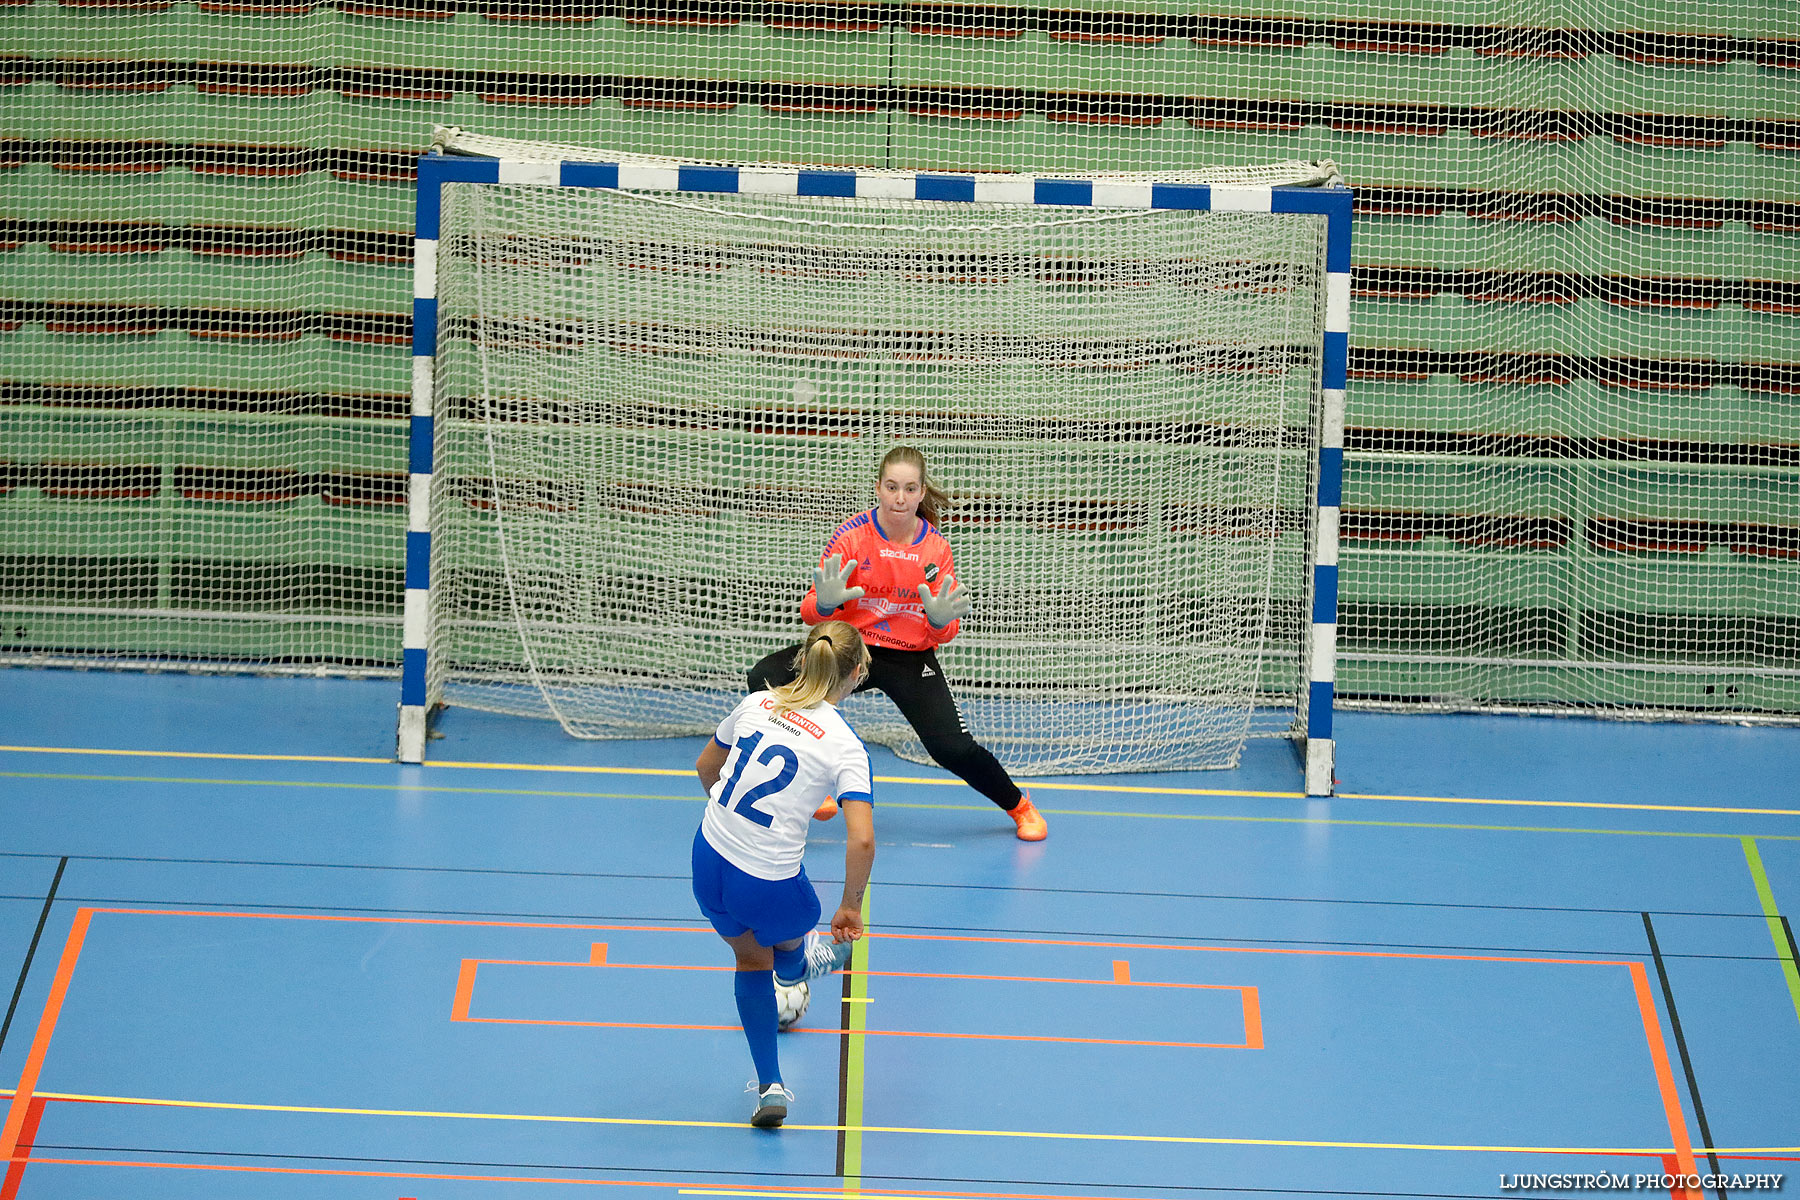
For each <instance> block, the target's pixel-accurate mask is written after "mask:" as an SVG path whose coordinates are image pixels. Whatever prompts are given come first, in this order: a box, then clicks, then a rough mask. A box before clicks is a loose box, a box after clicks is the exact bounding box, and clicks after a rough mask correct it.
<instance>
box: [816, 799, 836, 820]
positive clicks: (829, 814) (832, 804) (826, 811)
mask: <svg viewBox="0 0 1800 1200" xmlns="http://www.w3.org/2000/svg"><path fill="white" fill-rule="evenodd" d="M835 816H837V797H835V796H827V797H825V803H823V804H821V805H819V807H817V808H815V809H813V820H815V821H829V820H831V818H833V817H835Z"/></svg>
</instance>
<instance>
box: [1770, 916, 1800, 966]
mask: <svg viewBox="0 0 1800 1200" xmlns="http://www.w3.org/2000/svg"><path fill="white" fill-rule="evenodd" d="M1775 915H1776V916H1777V917H1778V918H1779V919H1780V921H1781V932H1783V933H1785V934H1786V935H1787V944H1788V958H1789V959H1790V960H1791V961H1792V962H1793V963H1794V965H1795V966H1800V943H1796V942H1795V941H1794V927H1793V926H1792V925H1791V924H1789V923H1788V919H1787V914H1786V913H1776V914H1775Z"/></svg>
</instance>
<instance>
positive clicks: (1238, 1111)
mask: <svg viewBox="0 0 1800 1200" xmlns="http://www.w3.org/2000/svg"><path fill="white" fill-rule="evenodd" d="M395 699H396V697H395V687H394V686H393V685H391V684H388V683H382V682H354V681H295V680H277V679H247V678H246V679H239V678H207V677H196V676H184V675H160V676H159V675H128V674H110V673H100V672H93V673H85V672H58V671H20V670H0V743H4V744H3V745H0V830H3V831H4V833H3V835H0V997H4V996H5V994H6V993H10V1002H9V1003H8V1005H7V1008H6V1016H5V1023H4V1026H3V1027H0V1111H4V1112H5V1113H6V1125H5V1129H4V1136H3V1138H0V1158H7V1159H9V1160H10V1161H9V1162H8V1163H5V1164H0V1165H4V1166H5V1167H6V1174H5V1176H4V1182H3V1183H0V1200H15V1198H16V1200H51V1198H62V1197H81V1198H91V1197H131V1198H133V1200H153V1198H161V1197H182V1198H184V1200H211V1198H214V1197H218V1198H224V1197H233V1198H237V1197H258V1198H261V1197H270V1198H276V1200H283V1198H288V1197H292V1198H295V1200H310V1198H313V1197H356V1198H359V1200H360V1198H364V1197H368V1198H380V1200H397V1198H401V1197H406V1198H412V1200H426V1198H431V1200H459V1198H482V1197H509V1198H510V1197H538V1196H542V1197H544V1198H545V1200H551V1198H553V1197H558V1196H584V1195H600V1196H614V1197H618V1198H619V1200H626V1198H627V1197H667V1198H669V1200H675V1198H676V1197H743V1198H748V1200H758V1198H760V1200H809V1198H813V1197H842V1196H846V1195H866V1196H870V1197H881V1198H883V1200H898V1198H900V1197H921V1198H939V1197H943V1198H955V1200H1040V1198H1042V1200H1050V1198H1060V1197H1093V1198H1096V1200H1115V1198H1116V1200H1126V1198H1132V1197H1141V1198H1144V1200H1174V1198H1177V1197H1207V1198H1211V1197H1238V1196H1243V1197H1282V1196H1307V1197H1314V1196H1359V1197H1361V1196H1455V1197H1462V1196H1470V1197H1474V1196H1482V1197H1487V1196H1499V1195H1546V1194H1555V1193H1551V1192H1546V1191H1544V1190H1543V1189H1541V1188H1525V1189H1522V1190H1521V1189H1516V1188H1513V1187H1512V1184H1516V1183H1517V1182H1518V1180H1517V1178H1516V1177H1518V1176H1530V1175H1534V1174H1535V1175H1551V1174H1557V1175H1565V1176H1566V1175H1581V1174H1606V1175H1608V1176H1619V1175H1623V1176H1627V1177H1631V1176H1662V1175H1665V1174H1689V1173H1692V1174H1697V1175H1714V1174H1720V1175H1731V1174H1737V1175H1752V1174H1756V1175H1774V1174H1781V1175H1784V1176H1785V1175H1791V1174H1794V1173H1796V1172H1800V1083H1796V1080H1797V1079H1800V973H1797V970H1796V961H1795V960H1796V952H1795V943H1794V930H1793V926H1792V923H1791V922H1790V920H1789V917H1788V915H1787V914H1790V913H1792V914H1796V915H1800V788H1797V787H1796V784H1795V780H1796V779H1800V731H1795V730H1768V729H1748V728H1736V727H1713V726H1655V725H1623V724H1607V723H1599V722H1591V721H1584V720H1555V719H1518V718H1470V717H1397V716H1374V715H1364V714H1340V719H1339V730H1340V738H1341V743H1340V744H1341V758H1342V764H1341V766H1340V771H1339V773H1340V776H1341V784H1340V788H1341V793H1342V794H1340V795H1339V796H1338V797H1336V798H1333V799H1331V800H1307V799H1305V798H1304V797H1302V796H1300V795H1298V794H1297V793H1296V791H1295V789H1296V788H1297V786H1298V779H1299V776H1298V769H1297V766H1296V764H1295V761H1294V759H1293V756H1292V753H1291V751H1289V750H1288V749H1287V748H1286V747H1285V746H1279V745H1255V746H1252V748H1251V750H1250V752H1249V753H1248V755H1247V759H1246V764H1245V765H1244V766H1243V767H1242V768H1241V769H1239V770H1237V771H1235V772H1229V773H1219V772H1212V773H1205V774H1188V775H1158V776H1137V777H1122V776H1121V777H1090V778H1084V779H1069V780H1058V781H1038V782H1037V783H1036V784H1035V786H1034V789H1033V791H1034V798H1035V799H1036V801H1037V803H1038V805H1039V807H1040V808H1042V809H1043V810H1044V812H1045V814H1046V816H1047V818H1048V820H1049V822H1050V839H1049V840H1048V841H1047V842H1044V843H1041V844H1037V845H1027V844H1025V843H1021V842H1019V841H1017V840H1015V839H1014V838H1013V837H1012V827H1011V823H1010V822H1008V821H1006V820H1005V819H1004V818H1003V817H1001V816H1000V814H999V813H998V812H997V811H996V810H994V809H993V808H992V806H990V805H988V804H987V803H986V802H985V801H982V800H980V798H979V797H977V796H975V795H974V794H973V793H971V792H970V791H968V790H967V789H966V788H964V787H962V786H961V785H960V784H957V783H955V782H954V781H953V780H950V779H949V778H948V777H947V776H945V775H944V774H943V773H941V772H938V771H935V770H932V769H926V768H920V767H917V766H913V765H911V764H907V763H902V762H900V761H898V760H896V759H894V758H892V757H891V756H886V755H885V754H884V753H883V752H877V757H876V761H875V766H876V771H877V775H878V783H877V803H876V808H875V818H876V831H877V837H878V841H879V849H878V854H877V859H876V863H875V876H874V883H873V885H872V887H871V889H870V893H869V911H868V920H869V925H870V930H871V936H870V937H869V938H868V939H866V940H865V941H864V942H863V943H862V944H861V946H860V948H859V951H858V955H857V958H856V960H855V966H856V968H857V969H856V971H855V972H854V973H853V974H850V975H847V976H844V977H841V979H833V980H830V981H825V982H823V983H821V984H818V985H815V994H814V999H813V1004H812V1010H811V1012H810V1013H809V1014H808V1017H807V1020H806V1021H805V1022H804V1024H803V1026H802V1028H801V1029H799V1030H796V1031H795V1032H793V1033H791V1034H788V1035H784V1036H783V1038H782V1040H781V1048H782V1056H783V1067H784V1074H785V1076H786V1080H787V1082H788V1085H789V1086H790V1087H791V1088H792V1089H793V1090H794V1091H795V1093H796V1094H797V1097H798V1099H797V1100H796V1102H795V1103H794V1104H793V1105H792V1107H791V1115H790V1118H789V1121H790V1124H789V1125H788V1127H787V1128H785V1129H783V1130H781V1131H779V1132H764V1131H757V1130H752V1129H750V1128H749V1127H748V1126H747V1125H746V1124H745V1123H744V1122H745V1120H746V1118H747V1117H748V1115H749V1112H750V1108H751V1103H752V1102H751V1097H749V1096H748V1095H746V1094H745V1093H744V1091H743V1087H744V1083H745V1081H746V1080H747V1079H749V1078H750V1075H751V1068H750V1062H749V1055H748V1053H747V1051H746V1049H745V1046H744V1043H743V1038H742V1035H741V1033H739V1031H738V1030H737V1028H736V1010H735V1008H734V1006H733V1002H732V992H731V984H730V979H729V976H728V974H727V969H728V968H729V966H730V956H729V953H728V952H727V951H726V949H725V947H724V946H723V945H722V944H721V943H720V942H719V941H718V939H717V938H716V937H715V936H714V935H713V934H712V933H711V932H710V930H708V929H707V928H706V927H705V926H704V925H703V924H702V922H701V921H700V920H699V918H698V914H697V912H696V911H695V909H694V904H693V900H692V897H691V896H690V894H689V891H688V884H687V878H686V867H687V853H688V844H689V839H690V838H691V836H692V833H693V829H694V826H695V824H696V822H697V820H698V813H699V805H700V803H701V802H702V801H701V799H700V793H699V789H698V784H697V783H696V782H695V780H694V779H693V776H692V772H691V764H692V762H693V759H694V756H695V754H696V752H697V750H698V748H699V745H700V741H699V740H698V739H688V740H679V741H667V742H642V743H581V742H575V741H572V740H569V739H566V738H565V737H564V736H563V735H562V734H561V732H560V731H559V730H557V729H556V728H555V727H554V726H552V725H549V724H547V723H536V722H526V721H519V720H511V719H503V718H498V717H491V716H485V715H482V714H475V713H469V712H458V711H453V712H451V713H449V714H447V715H446V717H445V719H444V721H443V722H442V728H443V730H444V733H445V737H444V738H443V739H442V740H441V741H437V742H434V743H433V744H432V753H433V754H434V756H435V759H436V761H435V762H433V763H432V764H430V765H427V766H424V767H401V766H398V765H395V764H394V763H392V762H390V761H388V759H389V756H390V755H391V753H392V749H393V718H394V704H395ZM841 845H842V823H841V821H840V822H834V823H833V824H831V825H821V826H818V827H816V829H815V844H814V846H813V848H812V851H811V853H810V855H809V868H808V869H809V873H810V874H811V875H812V877H813V878H814V880H815V881H816V882H817V883H818V884H819V885H820V889H821V892H822V893H824V897H825V900H826V902H827V909H828V910H829V908H830V906H831V901H833V900H834V899H835V896H836V891H835V887H836V882H837V880H838V879H840V878H841V869H842V858H841V853H842V852H841ZM15 978H16V981H17V982H16V987H10V988H8V987H4V986H3V985H5V984H9V983H12V982H13V981H14V980H15ZM1716 1182H1717V1181H1708V1186H1705V1187H1703V1188H1701V1189H1696V1190H1690V1189H1688V1188H1687V1187H1685V1186H1682V1185H1677V1186H1674V1187H1670V1186H1669V1184H1668V1181H1666V1180H1657V1181H1655V1182H1654V1183H1652V1184H1649V1185H1646V1186H1642V1187H1640V1188H1638V1189H1637V1194H1640V1195H1662V1194H1670V1193H1672V1194H1674V1195H1677V1196H1687V1195H1695V1196H1699V1195H1704V1196H1708V1197H1710V1196H1721V1197H1723V1196H1727V1195H1747V1194H1749V1192H1748V1191H1747V1190H1746V1189H1744V1188H1742V1187H1734V1186H1730V1185H1729V1184H1728V1185H1727V1186H1726V1187H1723V1188H1721V1187H1719V1186H1716ZM1790 1186H1791V1187H1796V1188H1800V1184H1791V1185H1790ZM1614 1190H1617V1189H1614ZM1561 1194H1565V1195H1566V1194H1569V1193H1568V1192H1567V1191H1564V1192H1562V1193H1561Z"/></svg>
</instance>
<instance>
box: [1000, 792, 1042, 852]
mask: <svg viewBox="0 0 1800 1200" xmlns="http://www.w3.org/2000/svg"><path fill="white" fill-rule="evenodd" d="M1006 815H1007V816H1009V817H1011V818H1012V819H1013V824H1014V825H1017V826H1018V827H1019V828H1018V834H1019V840H1020V841H1021V842H1041V841H1043V840H1044V839H1045V838H1047V837H1049V836H1050V827H1049V826H1048V825H1046V824H1044V814H1043V813H1041V812H1039V811H1038V810H1037V805H1035V804H1033V803H1032V802H1031V793H1030V792H1026V793H1025V794H1023V795H1022V796H1020V797H1019V803H1018V805H1017V807H1014V808H1011V809H1008V810H1007V813H1006Z"/></svg>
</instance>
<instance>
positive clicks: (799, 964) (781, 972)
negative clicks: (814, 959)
mask: <svg viewBox="0 0 1800 1200" xmlns="http://www.w3.org/2000/svg"><path fill="white" fill-rule="evenodd" d="M804 974H806V939H805V938H801V939H800V944H799V945H798V946H795V947H794V948H793V949H792V950H783V949H782V948H781V947H780V946H777V947H775V977H776V978H777V979H798V978H800V977H801V976H802V975H804Z"/></svg>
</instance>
